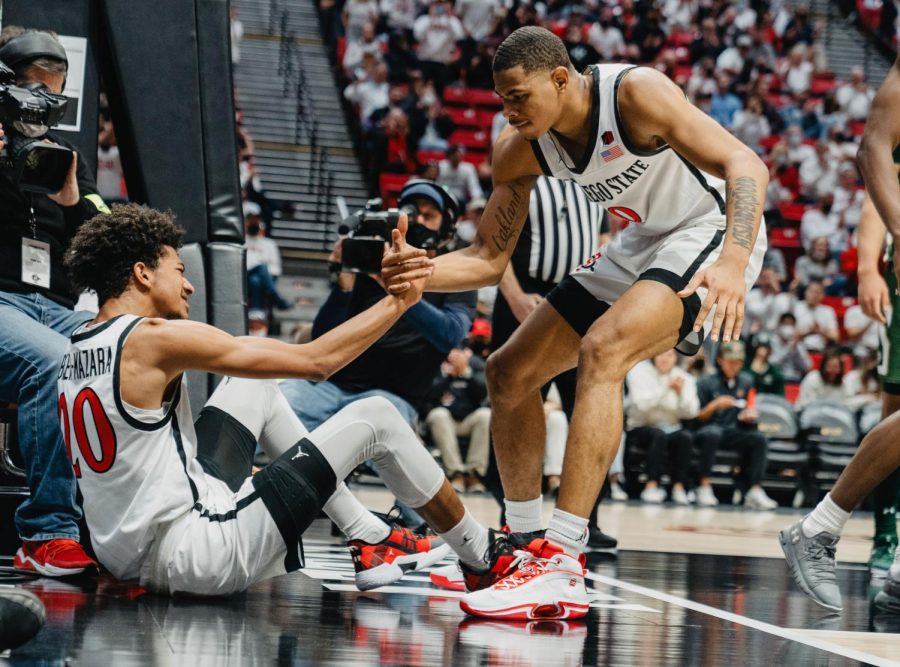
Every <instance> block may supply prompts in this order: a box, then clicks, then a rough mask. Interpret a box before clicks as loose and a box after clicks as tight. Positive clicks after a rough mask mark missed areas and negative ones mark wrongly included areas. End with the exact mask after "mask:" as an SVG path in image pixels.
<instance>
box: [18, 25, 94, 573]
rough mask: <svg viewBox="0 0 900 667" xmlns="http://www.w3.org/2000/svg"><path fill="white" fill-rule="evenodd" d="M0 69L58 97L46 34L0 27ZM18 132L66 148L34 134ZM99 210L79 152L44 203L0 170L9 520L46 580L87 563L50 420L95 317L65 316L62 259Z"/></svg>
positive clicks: (21, 560)
mask: <svg viewBox="0 0 900 667" xmlns="http://www.w3.org/2000/svg"><path fill="white" fill-rule="evenodd" d="M0 61H2V62H3V63H4V64H5V65H6V66H7V67H9V68H10V69H12V70H13V71H14V72H15V74H16V79H17V83H18V84H19V85H27V84H42V85H43V86H45V87H46V88H47V89H48V90H49V92H51V93H54V94H60V93H61V92H62V90H63V87H64V85H65V81H66V73H67V71H68V60H67V57H66V52H65V50H64V49H63V47H62V45H61V44H60V43H59V40H58V39H57V38H56V36H55V35H54V34H52V33H49V32H43V31H34V30H24V29H23V28H20V27H18V26H7V27H5V28H4V29H3V31H2V33H0ZM17 130H19V131H21V132H23V133H24V131H25V130H27V131H28V135H29V136H35V137H39V136H42V135H46V139H47V140H48V141H52V142H54V143H57V144H60V145H62V146H64V147H66V148H70V149H71V148H72V146H71V145H70V144H68V143H67V142H66V141H64V140H63V139H61V138H59V137H58V136H56V135H55V134H53V133H50V134H46V131H47V130H46V128H45V127H42V126H34V125H29V126H27V127H24V128H22V127H19V128H17ZM6 132H7V135H8V134H9V132H10V128H6ZM4 139H6V137H4ZM32 211H33V212H32ZM98 212H107V208H106V205H105V204H104V203H103V200H102V199H101V198H100V196H99V195H98V194H97V185H96V183H95V182H94V176H93V174H91V173H90V171H89V169H88V166H87V163H86V162H85V161H84V160H83V159H81V158H80V157H79V156H78V155H77V154H73V156H72V166H71V169H70V171H69V173H68V176H67V178H66V181H65V184H64V185H63V188H62V190H60V191H59V192H57V193H55V194H51V195H42V194H32V193H28V192H23V191H22V190H21V189H20V188H19V186H18V182H17V181H16V179H15V177H14V176H13V175H12V174H11V173H10V172H9V171H8V170H0V221H2V223H0V402H10V403H17V404H18V436H19V449H20V450H21V453H22V457H23V459H24V463H25V473H26V478H27V483H28V487H29V489H30V491H31V495H30V497H29V498H28V499H27V500H26V501H25V502H24V503H22V504H21V505H20V506H19V509H18V511H17V512H16V530H17V531H18V533H19V536H20V537H21V539H22V548H21V549H19V550H18V552H17V553H16V557H15V562H14V565H15V567H16V568H17V569H21V570H28V571H36V572H39V573H40V574H43V575H45V576H65V575H69V574H76V573H78V572H81V571H82V570H84V569H85V568H86V567H89V566H91V565H93V563H94V561H93V560H91V558H89V557H88V556H87V554H85V552H84V550H83V549H82V547H81V545H80V544H79V543H78V540H79V532H78V520H79V519H80V518H81V510H80V509H79V508H78V506H77V505H76V503H75V475H74V473H73V470H72V464H71V463H70V461H69V458H68V457H67V455H66V449H65V444H64V442H63V438H62V434H61V431H60V429H59V421H58V419H57V416H56V405H57V398H58V397H57V394H56V374H57V371H58V370H59V364H60V361H61V359H62V356H63V351H64V350H65V347H66V344H67V343H68V339H69V335H70V334H71V333H72V330H73V329H75V327H77V326H78V325H80V324H82V323H83V322H85V321H87V320H89V319H91V318H92V317H93V313H89V312H85V311H77V312H73V311H72V305H73V300H74V298H75V296H76V295H74V294H72V289H71V287H70V285H69V281H68V278H67V277H66V273H65V269H64V268H63V261H62V260H63V254H64V253H65V250H66V249H67V248H68V246H69V242H70V240H71V239H72V236H73V235H74V234H75V231H76V230H77V229H78V227H79V226H80V225H81V224H82V223H83V222H85V221H86V220H88V219H89V218H92V217H93V216H95V215H96V214H97V213H98ZM23 262H24V264H25V265H24V266H23Z"/></svg>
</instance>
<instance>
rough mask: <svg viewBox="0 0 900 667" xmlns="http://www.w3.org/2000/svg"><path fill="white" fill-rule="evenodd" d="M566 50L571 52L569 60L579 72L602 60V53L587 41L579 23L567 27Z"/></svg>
mask: <svg viewBox="0 0 900 667" xmlns="http://www.w3.org/2000/svg"><path fill="white" fill-rule="evenodd" d="M595 25H596V24H595ZM564 44H565V45H566V51H568V53H569V60H571V61H572V65H573V66H574V67H575V69H576V70H577V71H579V72H581V71H583V70H584V68H585V67H587V66H588V65H592V64H594V63H596V62H598V61H599V60H600V54H599V53H597V50H596V49H595V48H594V47H593V46H591V45H590V43H588V42H585V40H584V32H583V31H582V30H581V28H580V27H579V26H577V25H570V26H569V27H568V28H566V39H565V41H564Z"/></svg>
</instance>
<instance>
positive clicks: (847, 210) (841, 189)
mask: <svg viewBox="0 0 900 667" xmlns="http://www.w3.org/2000/svg"><path fill="white" fill-rule="evenodd" d="M865 198H866V191H865V189H864V188H862V187H860V185H859V172H858V171H857V169H856V165H855V164H853V162H842V163H841V166H840V167H838V184H837V187H836V188H835V189H834V207H833V208H832V210H833V211H834V212H835V214H836V215H838V216H841V217H842V218H843V223H844V227H845V228H846V229H848V230H851V231H852V230H855V229H856V228H857V226H858V225H859V216H860V214H861V213H862V205H863V200H864V199H865Z"/></svg>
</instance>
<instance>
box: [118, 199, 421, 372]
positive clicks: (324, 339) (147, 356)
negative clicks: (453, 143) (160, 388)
mask: <svg viewBox="0 0 900 667" xmlns="http://www.w3.org/2000/svg"><path fill="white" fill-rule="evenodd" d="M405 232H406V216H402V219H401V222H400V224H399V225H398V229H397V230H394V239H393V246H394V248H395V249H396V248H397V247H399V245H400V244H401V243H402V242H403V238H404V234H405ZM408 266H409V267H410V268H409V270H408V272H407V278H406V280H407V283H408V284H407V288H406V289H405V290H404V291H403V292H402V293H401V294H399V295H396V296H385V298H384V299H382V300H381V301H379V302H378V303H376V304H375V305H373V306H372V307H371V308H369V309H367V310H365V311H364V312H362V313H360V314H359V315H357V316H356V317H353V318H351V319H349V320H347V321H346V322H344V323H343V324H341V325H340V326H338V327H335V328H334V329H332V330H330V331H329V332H327V333H325V334H324V335H322V336H321V337H319V338H317V339H316V340H314V341H312V342H309V343H305V344H302V345H292V344H289V343H284V342H282V341H278V340H274V339H270V338H259V337H256V336H238V337H234V336H231V335H230V334H228V333H226V332H224V331H222V330H220V329H217V328H215V327H212V326H209V325H207V324H203V323H199V322H190V321H187V320H163V319H153V320H148V321H147V322H146V323H145V324H143V325H142V326H140V327H138V328H137V329H136V330H135V331H134V333H133V334H132V335H131V337H130V338H129V340H128V344H127V345H126V350H128V348H129V347H132V348H133V349H132V350H131V351H130V354H129V355H128V356H130V357H131V359H133V360H135V361H136V362H137V363H140V364H141V365H143V366H145V367H147V368H148V369H149V371H150V372H152V371H153V370H158V371H159V372H161V373H163V374H164V375H165V377H166V379H167V380H168V379H171V378H173V377H175V376H177V375H178V374H180V373H182V372H183V371H186V370H199V371H206V372H210V373H217V374H221V375H233V376H237V377H248V378H286V377H292V378H305V379H309V380H324V379H325V378H328V377H329V376H331V375H332V374H333V373H335V372H337V371H338V370H340V369H341V368H343V367H344V366H346V365H347V364H348V363H350V362H351V361H353V360H354V359H355V358H356V357H358V356H359V355H360V354H362V352H363V351H365V350H366V349H367V348H368V347H369V346H370V345H372V344H373V343H374V342H375V341H377V340H378V339H379V338H381V337H382V336H383V335H384V334H385V333H386V332H387V331H388V329H390V328H391V326H393V325H394V323H395V322H397V320H398V319H400V316H401V315H403V313H405V312H406V311H407V310H408V309H409V308H411V307H412V306H413V305H415V304H416V303H417V302H418V301H419V299H420V298H421V296H422V292H423V291H424V286H425V280H426V278H427V277H428V276H429V275H431V271H432V266H431V260H429V259H428V258H427V257H425V251H424V250H422V251H417V256H416V257H414V258H411V259H409V260H408Z"/></svg>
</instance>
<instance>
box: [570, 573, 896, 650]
mask: <svg viewBox="0 0 900 667" xmlns="http://www.w3.org/2000/svg"><path fill="white" fill-rule="evenodd" d="M587 578H588V579H591V580H592V581H599V582H600V583H603V584H606V585H607V586H613V587H615V588H621V589H622V590H626V591H631V592H632V593H638V594H640V595H644V596H646V597H650V598H655V599H657V600H660V601H661V602H667V603H669V604H673V605H676V606H678V607H683V608H685V609H691V610H693V611H697V612H700V613H701V614H707V615H709V616H715V617H717V618H721V619H722V620H723V621H730V622H731V623H737V624H738V625H744V626H746V627H748V628H753V629H754V630H759V631H760V632H766V633H768V634H770V635H775V636H776V637H781V638H783V639H788V640H790V641H794V642H799V643H801V644H806V645H807V646H812V647H813V648H817V649H820V650H822V651H827V652H829V653H834V654H836V655H840V656H843V657H845V658H849V659H851V660H859V661H860V662H865V663H869V664H872V665H879V666H884V667H892V666H894V667H895V666H896V665H898V664H900V663H897V662H894V661H892V660H886V659H885V658H881V657H879V656H877V655H872V654H871V653H865V652H864V651H857V650H855V649H851V648H846V647H844V646H840V645H838V644H833V643H831V642H829V641H825V640H822V639H814V638H812V637H804V636H802V635H800V634H798V633H796V632H794V631H793V630H789V629H787V628H782V627H780V626H778V625H772V624H771V623H765V622H764V621H757V620H756V619H753V618H748V617H746V616H741V615H740V614H733V613H732V612H730V611H724V610H722V609H716V608H715V607H710V606H709V605H705V604H702V603H700V602H694V601H693V600H688V599H686V598H682V597H678V596H677V595H670V594H669V593H663V592H662V591H657V590H655V589H653V588H646V587H645V586H639V585H638V584H630V583H628V582H627V581H622V580H621V579H614V578H613V577H604V576H603V575H600V574H594V573H593V572H588V573H587Z"/></svg>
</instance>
